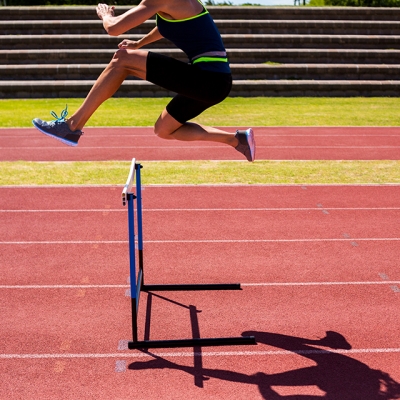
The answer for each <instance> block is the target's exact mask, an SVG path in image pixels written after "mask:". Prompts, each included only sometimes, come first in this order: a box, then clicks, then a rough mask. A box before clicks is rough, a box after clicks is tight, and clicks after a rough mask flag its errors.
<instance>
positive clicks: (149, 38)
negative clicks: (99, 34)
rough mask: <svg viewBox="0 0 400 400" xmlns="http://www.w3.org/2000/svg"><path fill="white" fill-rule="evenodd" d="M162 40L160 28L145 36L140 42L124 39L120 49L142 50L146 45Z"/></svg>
mask: <svg viewBox="0 0 400 400" xmlns="http://www.w3.org/2000/svg"><path fill="white" fill-rule="evenodd" d="M160 39H162V36H161V33H160V32H159V31H158V28H157V27H155V28H154V29H153V30H152V31H151V32H149V33H148V34H147V35H146V36H143V37H142V38H141V39H140V40H138V41H135V40H129V39H124V40H123V41H122V42H121V43H120V44H119V45H118V47H119V48H120V49H140V48H141V47H143V46H146V44H149V43H153V42H156V41H157V40H160Z"/></svg>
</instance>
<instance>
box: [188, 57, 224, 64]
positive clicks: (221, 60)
mask: <svg viewBox="0 0 400 400" xmlns="http://www.w3.org/2000/svg"><path fill="white" fill-rule="evenodd" d="M215 61H217V62H218V61H219V62H228V59H227V58H221V57H199V58H196V59H195V60H194V61H193V62H192V64H196V63H198V62H215Z"/></svg>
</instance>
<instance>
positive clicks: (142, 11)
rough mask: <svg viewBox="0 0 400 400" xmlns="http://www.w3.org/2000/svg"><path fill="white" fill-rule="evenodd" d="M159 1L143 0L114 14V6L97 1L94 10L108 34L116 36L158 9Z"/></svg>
mask: <svg viewBox="0 0 400 400" xmlns="http://www.w3.org/2000/svg"><path fill="white" fill-rule="evenodd" d="M158 3H159V1H157V0H143V1H142V2H141V3H140V4H139V5H138V6H136V7H134V8H131V9H130V10H128V11H127V12H125V13H123V14H121V15H119V16H115V15H114V9H115V7H114V6H108V5H107V4H104V3H99V4H98V6H97V8H96V12H97V15H98V17H99V18H100V19H101V20H103V26H104V29H105V30H106V31H107V33H108V34H109V35H110V36H118V35H121V34H122V33H125V32H127V31H129V30H130V29H132V28H135V27H136V26H138V25H140V24H142V23H143V22H145V21H147V20H148V19H149V18H151V17H152V16H153V15H154V14H156V13H157V12H158V11H159V6H158Z"/></svg>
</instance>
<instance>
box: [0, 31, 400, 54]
mask: <svg viewBox="0 0 400 400" xmlns="http://www.w3.org/2000/svg"><path fill="white" fill-rule="evenodd" d="M142 37H143V35H141V34H127V35H122V36H119V37H115V36H108V35H105V34H104V33H103V34H94V35H74V34H63V35H47V34H46V35H0V43H1V48H2V49H4V50H6V49H9V50H18V49H21V50H24V49H43V48H46V49H57V50H59V49H60V47H61V46H62V48H63V49H92V48H94V47H98V46H101V47H102V48H109V49H113V48H114V49H117V46H118V43H120V42H121V40H122V38H124V39H130V40H139V39H140V38H142ZM222 38H223V41H224V44H225V46H226V47H227V48H235V49H241V48H246V49H249V48H268V49H271V48H282V49H284V48H297V47H301V48H317V49H318V48H322V49H329V48H334V49H337V48H341V49H376V48H380V49H388V50H389V49H400V35H298V34H266V35H264V34H260V35H253V34H243V35H239V34H223V35H222ZM164 47H165V48H170V47H171V43H170V42H169V41H168V40H166V39H162V40H160V41H157V42H156V43H152V44H149V45H147V46H146V48H148V49H152V48H164Z"/></svg>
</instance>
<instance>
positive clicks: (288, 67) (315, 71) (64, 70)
mask: <svg viewBox="0 0 400 400" xmlns="http://www.w3.org/2000/svg"><path fill="white" fill-rule="evenodd" d="M106 65H107V64H77V65H69V64H47V65H44V64H32V65H19V64H17V65H0V82H1V81H13V80H14V81H17V80H37V81H40V80H44V81H49V80H79V79H82V80H95V79H97V77H98V76H99V75H100V74H101V72H102V71H103V70H104V68H105V67H106ZM231 70H232V75H233V79H236V80H246V79H249V80H279V79H291V80H302V79H303V80H312V79H314V80H315V79H318V80H340V81H342V80H344V79H348V80H353V81H354V80H382V81H384V80H397V79H399V77H400V65H382V64H368V65H362V64H328V65H327V64H272V65H271V64H231ZM127 79H128V80H131V79H137V78H135V77H128V78H127Z"/></svg>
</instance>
